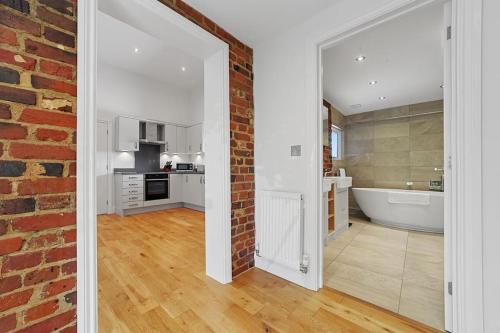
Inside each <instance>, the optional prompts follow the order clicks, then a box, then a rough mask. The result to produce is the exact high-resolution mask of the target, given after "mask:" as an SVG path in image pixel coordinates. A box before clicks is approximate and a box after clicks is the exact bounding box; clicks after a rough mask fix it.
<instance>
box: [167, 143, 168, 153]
mask: <svg viewBox="0 0 500 333" xmlns="http://www.w3.org/2000/svg"><path fill="white" fill-rule="evenodd" d="M167 151H168V141H167Z"/></svg>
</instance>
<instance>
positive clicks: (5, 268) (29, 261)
mask: <svg viewBox="0 0 500 333" xmlns="http://www.w3.org/2000/svg"><path fill="white" fill-rule="evenodd" d="M41 262H42V252H32V253H24V254H19V255H11V256H7V257H5V260H4V262H3V265H2V273H7V272H11V271H16V270H21V269H25V268H30V267H35V266H38V265H39V264H40V263H41Z"/></svg>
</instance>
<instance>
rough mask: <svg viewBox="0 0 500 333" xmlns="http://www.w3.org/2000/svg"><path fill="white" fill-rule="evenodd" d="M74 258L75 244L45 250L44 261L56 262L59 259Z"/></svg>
mask: <svg viewBox="0 0 500 333" xmlns="http://www.w3.org/2000/svg"><path fill="white" fill-rule="evenodd" d="M74 258H76V246H75V245H71V246H67V247H59V248H56V249H52V250H49V251H47V253H46V254H45V261H46V262H56V261H61V260H67V259H74Z"/></svg>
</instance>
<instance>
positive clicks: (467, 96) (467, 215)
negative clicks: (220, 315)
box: [308, 0, 484, 333]
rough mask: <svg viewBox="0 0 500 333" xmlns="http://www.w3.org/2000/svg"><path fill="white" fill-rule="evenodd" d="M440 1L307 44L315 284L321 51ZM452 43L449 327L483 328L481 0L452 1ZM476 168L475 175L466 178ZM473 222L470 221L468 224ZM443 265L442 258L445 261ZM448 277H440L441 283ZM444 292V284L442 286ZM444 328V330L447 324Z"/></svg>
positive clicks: (415, 0) (396, 8) (353, 24)
mask: <svg viewBox="0 0 500 333" xmlns="http://www.w3.org/2000/svg"><path fill="white" fill-rule="evenodd" d="M434 2H442V3H443V4H444V3H445V1H442V0H395V1H392V2H390V3H389V4H388V5H386V6H383V7H380V8H379V9H377V10H375V11H373V12H371V13H369V14H367V15H365V16H363V17H359V18H357V19H355V20H353V21H350V22H348V23H347V24H345V25H343V26H341V27H339V28H337V29H334V30H332V31H329V33H327V34H325V35H323V36H321V38H318V39H316V40H313V41H312V42H311V45H310V46H309V49H310V50H314V56H313V57H311V63H310V66H311V67H310V68H311V71H312V72H313V73H312V75H311V81H310V85H309V86H310V87H311V89H310V90H309V93H308V95H309V98H310V99H309V101H310V107H311V111H310V112H312V114H313V115H314V116H313V117H310V118H311V120H310V121H311V124H310V126H309V128H312V129H313V130H312V131H311V133H310V135H311V137H310V140H311V141H310V142H313V143H314V146H313V150H314V152H315V155H316V158H315V160H314V162H313V163H314V164H315V168H316V170H317V172H316V173H315V174H314V175H313V178H316V179H313V182H312V183H313V184H312V185H311V186H313V187H314V191H313V192H312V193H314V197H313V198H311V201H312V204H313V207H315V212H314V213H315V214H316V215H315V216H316V219H315V220H316V221H320V223H319V224H318V225H315V226H314V228H315V232H314V234H315V235H316V244H317V249H316V250H317V253H316V254H317V256H315V259H316V265H317V267H318V270H317V271H316V270H313V271H312V272H313V274H316V278H317V279H316V281H317V288H316V289H318V288H321V287H322V286H323V241H322V239H323V226H322V209H323V202H322V195H323V193H322V177H323V166H322V161H323V149H322V148H323V133H322V128H323V123H322V117H321V110H322V108H321V107H322V105H323V101H322V95H323V94H322V91H323V86H322V69H321V64H322V59H321V54H322V50H323V49H325V48H327V47H330V46H331V45H332V44H334V43H338V42H339V41H341V40H343V39H345V38H348V37H350V36H352V35H354V34H357V33H359V32H361V31H363V30H366V29H370V28H371V27H373V26H375V25H378V24H380V23H382V22H385V21H387V20H389V19H392V18H394V17H396V16H399V15H402V14H404V13H407V12H409V11H411V10H414V9H416V8H418V7H421V6H424V5H427V4H430V3H434ZM450 2H451V22H452V27H453V32H452V35H453V36H452V47H451V53H452V56H451V71H452V75H451V100H450V101H449V103H450V105H449V108H450V110H451V112H450V113H451V115H452V117H453V119H452V121H450V127H451V133H450V134H451V140H450V141H451V142H450V147H449V158H448V161H445V163H446V166H445V167H446V168H447V170H448V171H449V173H450V176H449V178H450V184H449V185H450V186H451V188H453V191H448V194H446V193H445V195H446V196H447V198H446V200H447V202H448V203H449V205H448V206H449V211H448V212H447V213H448V214H445V216H446V215H448V219H449V221H446V223H448V224H449V226H450V229H451V230H450V232H449V235H448V236H449V237H447V238H448V240H449V243H450V244H448V246H447V249H449V250H450V252H451V253H449V255H448V258H449V260H450V261H451V262H450V263H449V267H450V272H449V278H450V281H449V282H451V283H452V292H453V297H452V300H451V305H452V309H451V313H452V315H451V316H452V318H451V321H450V325H449V326H451V327H452V329H453V332H460V333H462V332H463V333H465V332H483V331H484V319H483V264H482V213H481V208H482V207H481V206H482V183H481V181H480V179H481V176H482V175H481V173H482V159H481V157H482V155H481V149H480V147H481V135H482V132H481V121H482V116H481V113H482V109H481V107H482V102H481V98H482V74H481V73H482V72H481V70H482V49H481V47H482V44H481V40H482V0H450ZM471 174H474V176H475V177H471ZM471 221H475V223H471ZM445 264H447V263H445ZM445 283H446V281H445ZM445 290H446V289H445ZM447 329H450V328H448V327H447Z"/></svg>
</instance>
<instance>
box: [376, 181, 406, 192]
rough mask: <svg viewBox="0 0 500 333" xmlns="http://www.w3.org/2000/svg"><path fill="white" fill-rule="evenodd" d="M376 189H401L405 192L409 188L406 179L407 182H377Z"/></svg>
mask: <svg viewBox="0 0 500 333" xmlns="http://www.w3.org/2000/svg"><path fill="white" fill-rule="evenodd" d="M374 187H376V188H391V189H401V190H404V189H406V188H407V186H406V179H405V180H397V181H381V180H376V181H375V182H374Z"/></svg>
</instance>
